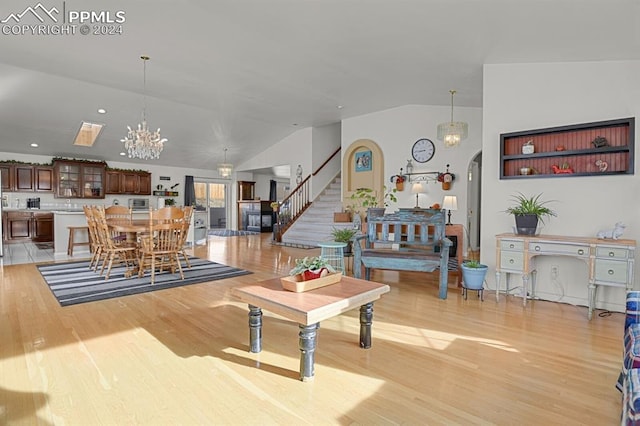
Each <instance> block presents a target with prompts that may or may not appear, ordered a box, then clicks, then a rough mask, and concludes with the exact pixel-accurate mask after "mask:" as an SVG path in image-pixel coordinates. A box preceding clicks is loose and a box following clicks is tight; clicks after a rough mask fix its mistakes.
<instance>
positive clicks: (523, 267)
mask: <svg viewBox="0 0 640 426" xmlns="http://www.w3.org/2000/svg"><path fill="white" fill-rule="evenodd" d="M635 249H636V242H635V240H612V239H606V240H605V239H598V238H583V237H565V236H561V235H538V236H533V235H517V234H499V235H496V301H498V299H499V294H500V274H501V273H502V272H504V273H505V274H506V279H505V282H506V284H505V294H507V293H508V291H509V274H511V273H513V274H521V275H522V287H523V297H522V304H523V306H526V304H527V295H528V288H529V275H530V274H531V277H532V279H531V284H532V286H531V295H532V296H533V295H534V294H535V278H536V270H535V265H534V257H536V256H570V257H574V258H576V259H580V260H582V261H584V262H585V264H586V266H587V268H588V271H589V301H588V303H589V319H591V317H592V316H593V310H594V308H595V304H596V291H597V289H598V286H609V287H621V288H626V289H627V290H630V289H631V288H632V286H633V263H634V260H635Z"/></svg>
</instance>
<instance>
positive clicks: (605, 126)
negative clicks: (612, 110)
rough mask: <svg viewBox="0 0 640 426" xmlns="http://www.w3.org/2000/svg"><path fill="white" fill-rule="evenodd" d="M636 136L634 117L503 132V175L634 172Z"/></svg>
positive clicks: (545, 175) (526, 177) (501, 162)
mask: <svg viewBox="0 0 640 426" xmlns="http://www.w3.org/2000/svg"><path fill="white" fill-rule="evenodd" d="M634 136H635V118H634V117H629V118H622V119H615V120H606V121H597V122H591V123H583V124H573V125H568V126H560V127H550V128H545V129H536V130H527V131H520V132H511V133H503V134H501V135H500V179H530V178H548V177H554V178H559V177H576V176H594V175H599V176H602V175H613V174H619V175H623V174H627V175H633V174H634ZM527 144H530V145H532V146H533V145H535V149H534V151H533V152H531V153H524V151H523V148H524V147H526V146H527Z"/></svg>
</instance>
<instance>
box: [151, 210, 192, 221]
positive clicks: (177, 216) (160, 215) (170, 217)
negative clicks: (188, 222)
mask: <svg viewBox="0 0 640 426" xmlns="http://www.w3.org/2000/svg"><path fill="white" fill-rule="evenodd" d="M149 218H150V220H151V221H152V222H155V223H162V222H164V223H168V222H178V221H179V222H181V221H182V220H183V219H184V211H183V210H182V209H181V208H180V207H175V206H168V207H163V208H161V209H158V210H153V211H151V214H150V217H149Z"/></svg>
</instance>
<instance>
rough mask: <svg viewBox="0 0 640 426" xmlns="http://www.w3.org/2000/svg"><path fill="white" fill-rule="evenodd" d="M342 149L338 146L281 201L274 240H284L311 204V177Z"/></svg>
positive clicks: (274, 230)
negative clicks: (288, 231)
mask: <svg viewBox="0 0 640 426" xmlns="http://www.w3.org/2000/svg"><path fill="white" fill-rule="evenodd" d="M341 149H342V148H341V147H338V149H336V150H335V151H334V152H333V153H332V154H331V155H330V156H329V158H327V159H326V160H325V162H324V163H322V165H321V166H320V167H319V168H318V169H317V170H316V171H315V172H313V173H311V174H310V175H308V176H307V177H306V178H304V180H303V181H302V182H300V184H299V185H298V186H296V187H295V188H294V189H293V191H291V194H289V196H288V197H286V198H285V199H284V200H282V202H281V203H279V205H278V207H277V209H276V212H275V213H276V214H275V216H276V226H274V227H273V240H274V241H276V242H279V243H280V242H282V235H283V234H284V233H285V232H286V231H287V229H289V228H290V227H291V225H293V224H294V223H295V221H296V220H298V218H299V217H300V216H302V213H304V211H305V210H307V209H308V208H309V206H311V177H312V176H315V175H317V174H318V172H319V171H320V170H322V169H323V168H324V167H325V166H326V165H327V164H329V161H331V159H332V158H333V157H335V156H336V155H337V154H338V153H339V152H340V150H341Z"/></svg>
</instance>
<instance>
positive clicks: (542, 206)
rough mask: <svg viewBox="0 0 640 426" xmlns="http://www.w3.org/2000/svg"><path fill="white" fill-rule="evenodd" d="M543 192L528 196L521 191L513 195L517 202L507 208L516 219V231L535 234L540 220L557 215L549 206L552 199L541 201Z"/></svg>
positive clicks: (523, 233) (514, 200)
mask: <svg viewBox="0 0 640 426" xmlns="http://www.w3.org/2000/svg"><path fill="white" fill-rule="evenodd" d="M541 196H542V194H538V195H534V196H531V197H527V196H526V195H524V194H523V193H521V192H518V194H516V195H514V196H512V200H513V202H514V203H515V204H514V205H513V206H511V207H509V208H508V209H507V210H505V212H506V213H509V214H512V215H513V216H514V217H515V219H516V231H517V233H518V234H522V235H534V234H535V233H536V228H537V227H538V221H541V222H542V223H544V218H545V216H556V212H555V211H553V210H551V209H550V208H549V207H547V204H548V203H549V202H550V201H541V200H540V197H541Z"/></svg>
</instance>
